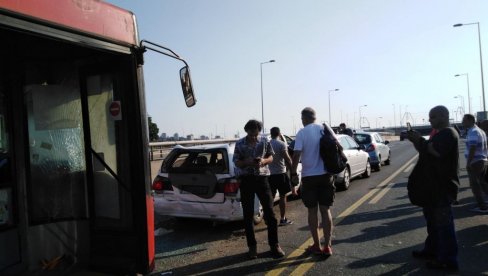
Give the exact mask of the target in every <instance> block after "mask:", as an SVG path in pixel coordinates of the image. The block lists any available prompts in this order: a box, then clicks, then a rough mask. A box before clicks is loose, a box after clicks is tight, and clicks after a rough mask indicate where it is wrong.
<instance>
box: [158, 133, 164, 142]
mask: <svg viewBox="0 0 488 276" xmlns="http://www.w3.org/2000/svg"><path fill="white" fill-rule="evenodd" d="M159 138H161V140H162V141H164V140H166V133H161V136H159Z"/></svg>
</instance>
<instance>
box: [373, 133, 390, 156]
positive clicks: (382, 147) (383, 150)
mask: <svg viewBox="0 0 488 276" xmlns="http://www.w3.org/2000/svg"><path fill="white" fill-rule="evenodd" d="M374 137H375V140H376V142H377V143H378V148H379V149H380V154H381V160H382V161H384V160H387V159H388V154H389V149H388V146H387V145H385V140H384V139H383V137H381V135H379V134H378V133H375V135H374Z"/></svg>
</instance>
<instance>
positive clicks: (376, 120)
mask: <svg viewBox="0 0 488 276" xmlns="http://www.w3.org/2000/svg"><path fill="white" fill-rule="evenodd" d="M378 119H383V117H376V128H378Z"/></svg>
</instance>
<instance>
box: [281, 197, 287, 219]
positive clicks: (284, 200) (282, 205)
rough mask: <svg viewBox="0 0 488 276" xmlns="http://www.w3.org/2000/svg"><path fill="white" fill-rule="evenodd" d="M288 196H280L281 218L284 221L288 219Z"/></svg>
mask: <svg viewBox="0 0 488 276" xmlns="http://www.w3.org/2000/svg"><path fill="white" fill-rule="evenodd" d="M285 216H286V195H283V196H281V195H280V217H281V220H284V219H285V218H286V217H285Z"/></svg>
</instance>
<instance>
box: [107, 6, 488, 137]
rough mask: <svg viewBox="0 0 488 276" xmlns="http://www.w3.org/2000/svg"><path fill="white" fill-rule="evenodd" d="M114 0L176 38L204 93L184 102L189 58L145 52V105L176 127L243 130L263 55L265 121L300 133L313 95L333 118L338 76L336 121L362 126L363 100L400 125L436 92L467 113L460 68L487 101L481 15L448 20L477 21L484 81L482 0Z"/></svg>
mask: <svg viewBox="0 0 488 276" xmlns="http://www.w3.org/2000/svg"><path fill="white" fill-rule="evenodd" d="M108 2H110V3H112V4H115V5H117V6H120V7H122V8H125V9H128V10H131V11H132V12H134V14H135V15H136V17H137V20H138V26H139V32H140V38H141V39H147V40H150V41H153V42H156V43H160V44H162V45H165V46H167V47H169V48H171V49H173V50H174V51H176V52H177V53H178V54H179V55H181V56H182V57H183V58H185V59H186V60H187V62H188V63H189V65H190V68H191V73H192V79H193V86H194V89H195V93H196V98H197V101H198V102H197V105H196V106H194V107H192V108H187V107H186V106H185V104H184V101H183V97H182V93H181V89H180V88H179V79H178V70H179V67H181V64H180V63H179V62H177V61H173V60H171V59H169V58H165V57H163V56H161V55H158V54H152V53H147V54H146V56H145V60H146V64H145V67H144V73H145V85H146V93H147V99H146V100H147V108H148V113H149V115H150V116H152V117H153V121H154V122H155V123H157V125H158V127H159V129H160V132H165V133H167V134H168V135H173V134H174V133H175V132H178V133H179V134H180V135H188V134H194V135H197V136H198V135H202V134H203V135H208V136H210V135H212V136H215V134H217V135H221V136H224V134H225V136H228V137H230V136H232V135H234V134H236V133H238V132H239V133H240V135H241V136H243V135H244V130H243V126H244V124H245V123H246V122H247V120H249V119H251V118H255V119H259V120H261V86H260V83H261V82H260V81H261V78H260V63H261V62H265V61H268V60H270V59H275V60H276V62H275V63H269V64H264V65H263V90H264V123H265V128H266V129H269V128H270V127H272V126H279V127H280V128H281V129H282V132H284V133H288V134H294V133H295V131H297V130H298V129H299V128H300V127H302V126H301V121H300V111H301V110H302V108H304V107H306V106H311V107H313V108H314V109H315V110H316V111H317V117H318V121H319V122H320V121H329V108H328V105H329V101H328V100H329V92H328V91H329V90H332V89H336V88H338V89H340V90H339V91H337V92H332V93H330V101H331V117H332V118H331V120H332V125H338V124H339V123H340V122H345V123H347V124H348V125H350V126H352V127H358V125H359V114H358V113H359V110H361V116H364V117H365V118H366V119H367V121H369V125H370V127H372V128H373V127H376V125H378V126H391V125H393V124H394V121H395V120H394V119H395V118H396V124H395V125H399V124H400V114H402V116H405V112H408V113H410V114H411V117H412V118H410V116H409V119H408V120H409V121H411V122H412V123H415V124H421V123H422V122H425V123H427V121H428V116H427V114H428V111H429V109H430V108H431V107H433V106H435V105H439V104H442V105H445V106H447V107H448V108H449V110H450V111H451V117H452V118H453V119H456V115H457V119H458V120H459V119H460V116H459V113H458V112H455V111H459V110H460V106H461V105H462V104H461V98H459V97H458V98H454V97H455V96H456V95H461V96H462V97H463V98H464V106H465V112H466V113H467V112H468V96H467V94H468V92H467V82H466V77H465V76H461V77H454V75H455V74H463V73H468V74H469V88H470V95H471V107H472V113H475V112H476V111H479V110H481V109H482V103H481V95H482V93H481V73H480V57H479V46H478V32H477V26H476V25H469V26H463V27H458V28H453V27H452V25H453V24H456V23H471V22H480V27H481V43H482V50H483V54H484V56H483V58H484V65H485V68H484V69H485V72H484V74H485V80H486V81H485V82H488V63H487V61H488V20H485V19H488V1H486V0H456V1H454V0H408V1H406V0H369V1H363V0H341V1H331V0H314V1H312V0H302V1H291V0H280V1H277V0H273V1H257V0H250V1H229V0H225V1H224V0H209V1H190V0H165V1H160V0H144V1H133V0H130V1H129V0H110V1H108ZM485 90H488V83H485ZM486 93H488V91H486ZM487 96H488V95H487ZM362 105H367V107H362V108H360V106H362ZM487 105H488V99H487ZM394 114H395V115H394ZM424 120H425V121H424ZM367 121H366V120H363V126H364V125H366V126H367V125H368V122H367ZM413 121H414V122H413Z"/></svg>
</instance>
